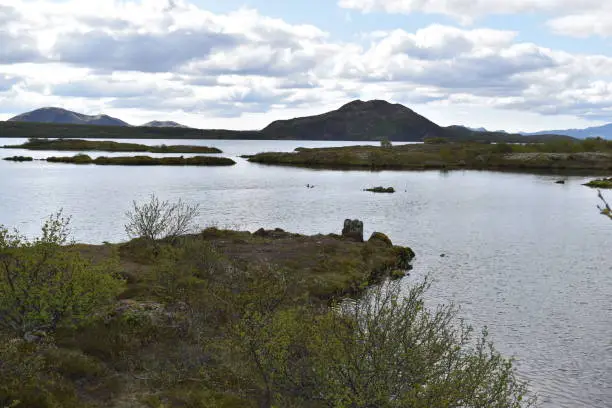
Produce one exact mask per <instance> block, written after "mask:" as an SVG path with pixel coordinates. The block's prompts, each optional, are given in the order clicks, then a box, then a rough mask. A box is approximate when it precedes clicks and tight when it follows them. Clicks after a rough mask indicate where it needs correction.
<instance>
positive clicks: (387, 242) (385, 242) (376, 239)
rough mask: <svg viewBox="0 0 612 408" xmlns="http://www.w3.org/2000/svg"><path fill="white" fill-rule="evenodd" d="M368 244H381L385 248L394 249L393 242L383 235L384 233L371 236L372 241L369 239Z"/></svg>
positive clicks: (375, 233) (374, 233)
mask: <svg viewBox="0 0 612 408" xmlns="http://www.w3.org/2000/svg"><path fill="white" fill-rule="evenodd" d="M368 242H370V243H381V244H383V245H385V246H388V247H392V246H393V243H392V242H391V240H390V239H389V237H388V236H386V235H385V234H383V233H382V232H373V233H372V235H371V236H370V239H368Z"/></svg>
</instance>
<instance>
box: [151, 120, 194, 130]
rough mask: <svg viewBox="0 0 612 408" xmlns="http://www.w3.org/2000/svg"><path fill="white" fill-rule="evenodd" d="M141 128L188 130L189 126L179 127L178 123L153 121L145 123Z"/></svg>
mask: <svg viewBox="0 0 612 408" xmlns="http://www.w3.org/2000/svg"><path fill="white" fill-rule="evenodd" d="M140 126H141V127H162V128H188V127H189V126H185V125H181V124H180V123H176V122H173V121H171V120H153V121H151V122H147V123H145V124H144V125H140Z"/></svg>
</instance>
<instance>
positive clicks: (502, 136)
mask: <svg viewBox="0 0 612 408" xmlns="http://www.w3.org/2000/svg"><path fill="white" fill-rule="evenodd" d="M444 130H445V131H446V132H447V133H446V137H447V138H448V139H449V140H457V141H464V142H467V141H475V142H505V143H542V142H547V141H551V140H574V138H572V137H571V136H566V135H555V134H542V135H534V136H525V135H522V134H520V133H507V132H505V131H503V130H498V131H495V132H489V131H486V132H482V131H479V130H472V129H470V128H467V127H465V126H458V125H453V126H447V127H445V128H444Z"/></svg>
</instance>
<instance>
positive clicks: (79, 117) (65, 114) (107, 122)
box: [8, 107, 130, 126]
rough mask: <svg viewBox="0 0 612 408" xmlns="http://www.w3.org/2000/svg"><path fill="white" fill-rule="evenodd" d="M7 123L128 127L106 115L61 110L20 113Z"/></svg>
mask: <svg viewBox="0 0 612 408" xmlns="http://www.w3.org/2000/svg"><path fill="white" fill-rule="evenodd" d="M8 121H9V122H37V123H64V124H73V125H98V126H130V125H129V124H127V123H126V122H124V121H122V120H120V119H117V118H113V117H110V116H108V115H96V116H90V115H84V114H82V113H76V112H72V111H69V110H66V109H62V108H53V107H47V108H41V109H36V110H33V111H31V112H26V113H22V114H21V115H17V116H15V117H13V118H10V119H9V120H8Z"/></svg>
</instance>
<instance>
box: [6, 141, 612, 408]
mask: <svg viewBox="0 0 612 408" xmlns="http://www.w3.org/2000/svg"><path fill="white" fill-rule="evenodd" d="M23 141H24V140H19V139H0V145H4V144H18V143H22V142H23ZM132 142H136V143H143V144H152V145H157V144H161V143H166V144H199V145H209V146H215V147H219V148H220V149H222V150H223V151H224V152H225V153H224V154H223V156H226V157H232V158H235V160H236V161H237V165H236V166H233V167H120V166H93V165H88V166H77V165H71V164H49V163H46V162H37V161H35V162H26V163H13V162H7V161H2V160H0V174H1V176H0V193H1V194H2V196H1V197H2V200H0V224H4V225H6V226H14V227H17V228H19V229H20V230H21V231H22V232H23V233H26V234H33V233H36V232H37V230H38V229H39V227H40V225H41V223H42V221H43V219H44V218H45V217H46V216H47V215H49V214H50V213H52V212H55V211H57V210H58V209H60V208H63V209H64V212H65V213H66V214H68V215H72V216H73V222H72V226H73V235H74V238H75V239H76V240H77V241H80V242H88V243H100V242H102V241H111V242H117V241H123V240H126V239H127V237H126V235H125V232H124V229H123V224H124V222H125V216H124V213H125V211H126V210H128V209H129V208H130V206H131V202H132V200H137V201H140V200H145V199H146V198H147V196H148V195H149V194H151V193H155V194H157V195H158V196H159V197H160V198H163V199H172V200H175V199H178V198H182V199H183V200H185V201H188V202H193V203H199V204H200V208H201V217H200V220H199V221H200V223H201V225H202V226H207V225H216V226H219V227H231V228H239V229H248V230H251V231H254V230H256V229H258V228H260V227H264V228H274V227H280V228H283V229H286V230H288V231H292V232H300V233H305V234H315V233H331V232H335V233H339V232H340V230H341V228H342V223H343V221H344V219H345V218H359V219H361V220H363V221H364V224H365V232H366V235H369V234H371V233H372V232H373V231H381V232H384V233H386V234H388V235H389V237H390V238H391V239H392V240H393V242H394V243H395V244H400V245H407V246H410V247H412V248H413V249H414V251H415V252H416V254H417V258H416V260H415V262H414V266H415V267H414V270H413V271H412V272H411V276H410V277H408V278H405V281H404V282H405V284H407V285H408V284H410V281H411V280H414V279H421V278H422V277H423V276H424V275H426V274H429V276H430V277H431V278H432V280H433V284H432V288H431V290H430V291H429V292H428V300H429V301H430V302H432V303H435V302H441V303H448V302H454V303H456V304H457V305H459V306H460V307H461V315H462V316H464V317H466V319H467V321H468V322H469V323H471V324H473V325H474V326H475V327H477V328H479V327H482V326H483V325H487V326H488V328H489V331H490V333H491V335H492V338H493V340H494V341H495V344H496V345H497V347H498V348H499V349H500V350H501V351H502V352H503V353H504V354H506V355H508V356H515V357H516V359H517V362H516V364H517V367H518V369H519V371H520V373H521V374H522V375H523V376H524V377H525V378H527V379H529V380H530V381H531V385H532V388H533V389H534V390H535V391H536V392H538V394H539V395H540V403H541V405H542V406H543V407H551V408H552V407H555V408H558V407H594V408H603V407H610V406H612V252H611V251H610V248H612V222H610V221H609V220H607V219H606V218H605V217H603V216H601V215H600V214H599V213H598V211H597V208H596V205H597V204H598V199H597V195H596V191H595V190H592V189H589V188H587V187H584V186H582V183H584V182H586V181H587V180H589V179H590V178H585V177H560V176H550V175H549V176H546V175H531V174H517V173H499V172H488V171H455V172H440V171H425V172H406V171H381V172H368V171H328V170H309V169H300V168H289V167H272V166H264V165H257V164H251V163H248V162H247V161H246V160H244V159H241V158H238V156H239V155H242V154H251V153H257V152H261V151H291V150H293V149H294V148H296V147H298V146H304V147H315V146H343V145H348V144H364V143H348V142H306V141H229V140H228V141H221V140H207V141H202V140H199V141H193V140H189V141H184V140H172V141H164V140H142V141H133V140H132ZM372 144H376V142H372ZM72 154H74V152H61V153H59V155H72ZM13 155H27V156H33V157H38V158H42V157H47V156H51V155H58V153H50V152H40V151H39V152H36V151H25V150H0V157H6V156H13ZM91 155H92V156H97V155H113V156H117V155H126V154H125V153H115V154H107V153H91ZM152 155H153V154H152ZM560 178H563V179H565V180H566V184H563V185H560V184H555V183H554V181H556V180H558V179H560ZM306 184H311V185H314V186H315V187H314V188H311V189H309V188H306V187H305V186H306ZM378 185H382V186H393V187H395V189H396V190H397V192H396V193H395V194H372V193H368V192H364V191H362V190H363V189H364V188H367V187H371V186H378ZM608 197H610V199H611V200H612V192H611V193H610V194H608ZM441 254H444V255H445V256H444V257H441V256H440V255H441Z"/></svg>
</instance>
